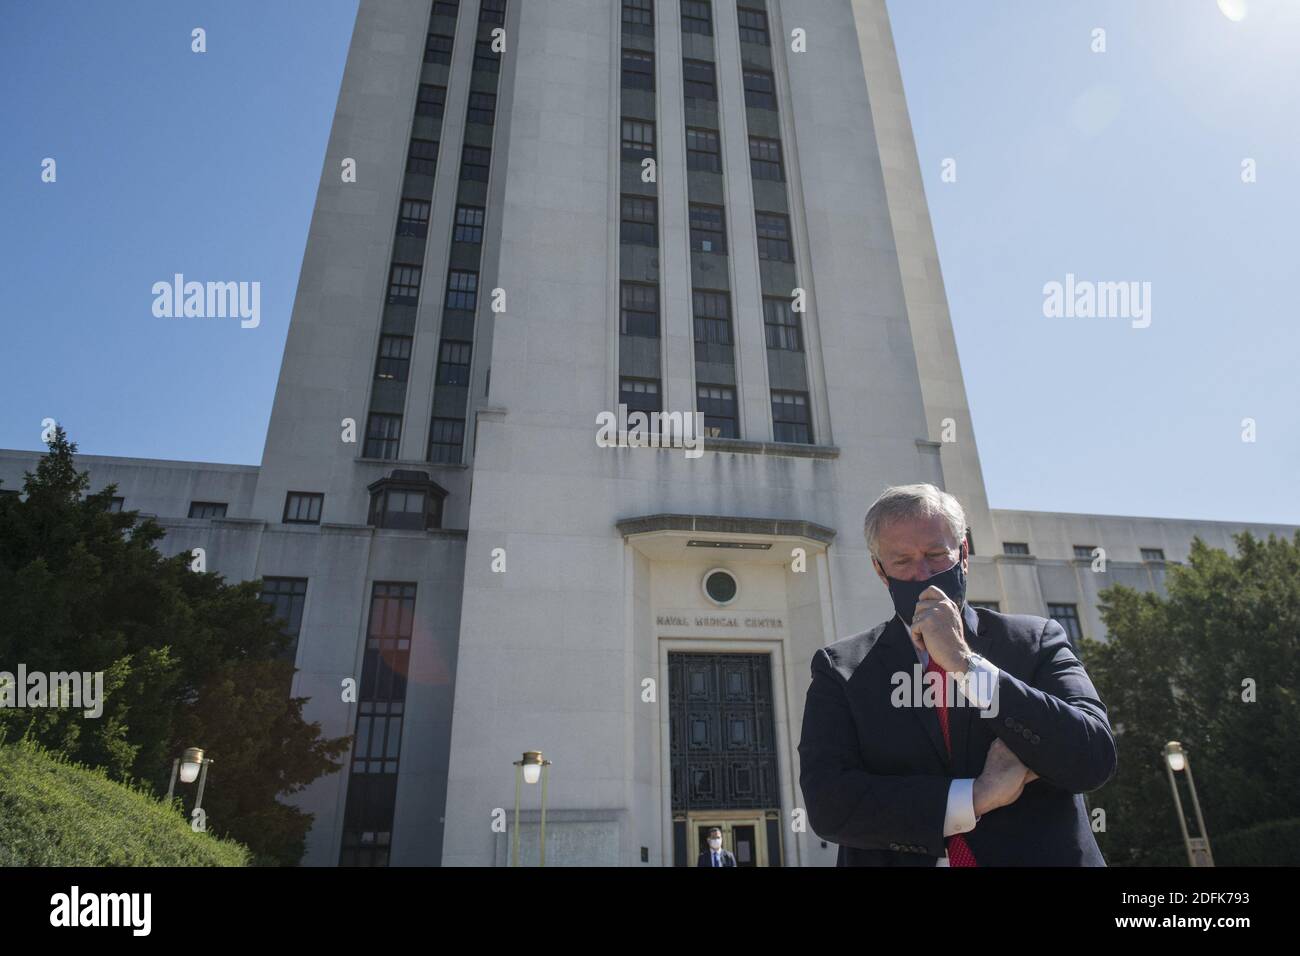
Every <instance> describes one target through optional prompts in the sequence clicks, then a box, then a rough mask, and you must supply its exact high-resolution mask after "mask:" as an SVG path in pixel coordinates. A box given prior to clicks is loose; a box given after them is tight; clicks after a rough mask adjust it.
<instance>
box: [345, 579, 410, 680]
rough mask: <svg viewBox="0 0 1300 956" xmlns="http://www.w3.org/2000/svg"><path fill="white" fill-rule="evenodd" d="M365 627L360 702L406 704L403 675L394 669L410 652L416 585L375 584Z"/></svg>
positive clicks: (401, 668) (397, 668)
mask: <svg viewBox="0 0 1300 956" xmlns="http://www.w3.org/2000/svg"><path fill="white" fill-rule="evenodd" d="M371 595H372V596H371V600H370V619H369V622H368V624H367V626H366V652H365V655H364V656H363V659H362V664H361V687H360V688H358V691H359V693H358V697H359V698H360V699H361V700H388V701H392V700H405V699H406V672H407V668H406V667H405V666H404V662H403V666H400V667H399V666H384V665H386V664H388V665H395V664H396V663H397V661H396V658H399V657H400V658H404V657H405V656H406V655H407V654H409V653H410V651H411V633H412V631H413V630H414V625H415V585H414V584H406V583H390V582H379V581H376V582H375V585H374V590H373V591H372V592H371Z"/></svg>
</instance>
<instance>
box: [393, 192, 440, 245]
mask: <svg viewBox="0 0 1300 956" xmlns="http://www.w3.org/2000/svg"><path fill="white" fill-rule="evenodd" d="M431 208H432V206H431V204H430V203H427V202H425V201H424V200H423V199H403V200H402V207H401V211H400V212H399V213H398V215H397V234H398V235H399V236H415V237H416V238H417V239H424V238H426V237H427V236H428V235H429V210H430V209H431Z"/></svg>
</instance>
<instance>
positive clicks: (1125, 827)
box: [1082, 532, 1300, 865]
mask: <svg viewBox="0 0 1300 956" xmlns="http://www.w3.org/2000/svg"><path fill="white" fill-rule="evenodd" d="M1234 540H1235V542H1236V545H1237V553H1236V555H1235V556H1233V555H1228V554H1227V553H1226V552H1224V551H1223V550H1221V549H1218V548H1211V547H1209V546H1207V545H1206V544H1205V543H1204V542H1203V541H1201V540H1200V539H1199V538H1197V539H1195V540H1194V541H1193V543H1192V550H1191V555H1190V558H1189V560H1188V563H1187V565H1185V566H1181V567H1180V566H1172V567H1170V569H1169V574H1168V577H1167V579H1166V590H1167V591H1168V597H1167V598H1164V597H1161V596H1159V595H1157V594H1151V593H1138V592H1137V591H1134V590H1133V589H1132V588H1128V587H1124V586H1122V585H1115V586H1112V587H1109V588H1106V589H1105V590H1103V591H1102V592H1101V594H1100V598H1101V613H1102V619H1103V621H1104V622H1105V625H1106V630H1107V633H1108V640H1107V641H1106V642H1104V643H1103V642H1098V641H1091V640H1088V641H1085V642H1084V646H1083V648H1082V653H1083V655H1084V658H1085V660H1086V661H1087V664H1088V673H1089V675H1090V676H1091V677H1092V679H1093V681H1094V683H1095V684H1096V686H1097V688H1098V690H1099V691H1100V693H1101V696H1102V700H1104V701H1105V702H1106V707H1107V710H1108V712H1109V715H1110V720H1111V726H1112V728H1113V730H1114V731H1115V740H1116V745H1117V747H1118V749H1119V766H1118V771H1117V773H1116V776H1115V778H1114V779H1113V780H1112V781H1111V782H1110V783H1109V784H1107V785H1106V786H1105V787H1104V788H1102V789H1101V790H1100V791H1098V792H1097V793H1095V794H1092V795H1090V798H1089V802H1090V804H1091V805H1092V806H1093V807H1101V808H1103V809H1104V810H1105V811H1106V821H1107V829H1106V832H1104V833H1102V834H1099V835H1098V839H1099V842H1100V843H1101V845H1102V849H1103V851H1104V852H1105V853H1106V857H1107V860H1108V861H1110V862H1112V863H1116V864H1121V865H1122V864H1138V865H1141V864H1145V863H1151V862H1154V861H1156V860H1157V859H1160V858H1166V859H1167V858H1169V851H1170V849H1171V848H1173V849H1175V850H1176V849H1177V848H1178V847H1181V845H1182V835H1181V832H1180V830H1179V827H1178V817H1177V814H1176V811H1175V809H1174V805H1173V799H1172V795H1171V794H1170V792H1169V781H1168V777H1167V775H1166V773H1165V770H1164V766H1163V764H1162V763H1161V759H1162V758H1161V753H1162V751H1163V749H1164V746H1165V743H1166V742H1168V741H1170V740H1177V741H1179V742H1181V743H1182V745H1183V747H1184V749H1186V750H1187V751H1188V752H1189V754H1190V758H1191V761H1192V766H1193V772H1194V773H1195V775H1196V789H1197V793H1198V795H1199V796H1200V800H1201V808H1202V810H1203V812H1204V815H1205V825H1206V829H1207V830H1208V831H1209V836H1210V844H1211V848H1213V846H1214V838H1215V834H1216V833H1217V834H1220V835H1223V834H1227V833H1231V832H1234V831H1239V830H1245V829H1247V828H1249V827H1251V826H1253V825H1257V824H1263V823H1268V822H1274V821H1277V822H1280V821H1286V820H1294V819H1296V818H1300V791H1297V789H1296V781H1297V780H1300V753H1297V750H1296V748H1295V746H1294V745H1293V738H1294V733H1295V728H1296V727H1297V726H1300V723H1298V722H1300V532H1297V534H1296V536H1295V538H1294V540H1291V541H1288V540H1287V539H1286V538H1281V539H1279V538H1277V537H1276V536H1274V535H1269V537H1268V540H1267V541H1261V540H1259V539H1257V538H1255V537H1253V536H1252V535H1250V534H1249V533H1242V534H1239V535H1236V536H1234ZM1251 688H1253V694H1254V700H1253V701H1251V700H1249V696H1250V690H1251ZM1184 802H1186V798H1185V796H1184ZM1186 810H1187V813H1188V814H1189V815H1190V814H1191V809H1190V807H1187V808H1186ZM1174 859H1177V857H1176V855H1175V856H1174Z"/></svg>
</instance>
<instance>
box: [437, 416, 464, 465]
mask: <svg viewBox="0 0 1300 956" xmlns="http://www.w3.org/2000/svg"><path fill="white" fill-rule="evenodd" d="M464 446H465V422H464V420H463V419H460V418H435V419H434V420H433V421H432V422H431V423H430V424H429V461H431V462H434V463H436V464H443V465H447V464H450V465H456V464H459V463H460V456H461V450H462V449H463V448H464Z"/></svg>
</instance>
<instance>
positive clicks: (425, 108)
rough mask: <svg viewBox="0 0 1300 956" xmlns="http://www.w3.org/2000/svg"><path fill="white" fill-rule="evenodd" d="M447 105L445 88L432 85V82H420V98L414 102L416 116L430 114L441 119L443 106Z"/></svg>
mask: <svg viewBox="0 0 1300 956" xmlns="http://www.w3.org/2000/svg"><path fill="white" fill-rule="evenodd" d="M446 105H447V88H446V87H445V86H434V85H433V84H432V83H421V84H420V98H419V100H417V101H416V104H415V115H416V116H432V117H434V118H435V119H442V111H443V108H444V107H445V106H446Z"/></svg>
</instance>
